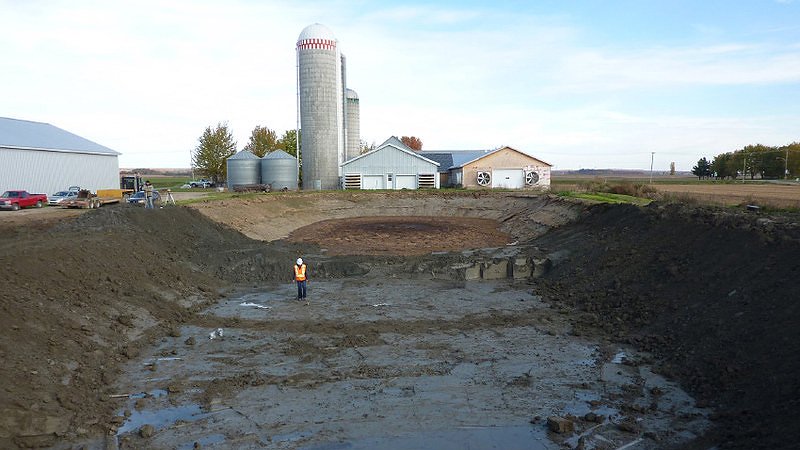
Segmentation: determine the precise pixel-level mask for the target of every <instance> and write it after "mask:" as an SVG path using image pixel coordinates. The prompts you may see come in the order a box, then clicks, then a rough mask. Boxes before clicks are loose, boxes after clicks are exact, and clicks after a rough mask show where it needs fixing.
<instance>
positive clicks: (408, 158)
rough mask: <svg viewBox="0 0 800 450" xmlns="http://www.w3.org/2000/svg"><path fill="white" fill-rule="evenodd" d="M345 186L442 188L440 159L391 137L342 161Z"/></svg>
mask: <svg viewBox="0 0 800 450" xmlns="http://www.w3.org/2000/svg"><path fill="white" fill-rule="evenodd" d="M342 173H343V174H344V188H345V189H421V188H422V189H424V188H428V189H438V188H439V163H437V162H436V161H432V160H430V159H428V158H425V157H423V156H421V155H420V154H419V153H417V152H415V151H413V150H411V149H410V148H408V147H406V146H405V144H403V143H402V142H401V141H400V139H397V138H396V137H395V136H392V137H390V138H389V139H387V140H386V142H384V143H383V144H381V145H380V146H379V147H378V148H376V149H375V150H372V151H370V152H367V153H364V154H363V155H359V156H356V157H355V158H353V159H350V160H349V161H347V162H345V163H344V164H342Z"/></svg>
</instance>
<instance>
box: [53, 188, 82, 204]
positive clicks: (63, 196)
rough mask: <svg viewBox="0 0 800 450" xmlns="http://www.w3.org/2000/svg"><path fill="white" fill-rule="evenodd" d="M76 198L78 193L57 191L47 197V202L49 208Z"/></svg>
mask: <svg viewBox="0 0 800 450" xmlns="http://www.w3.org/2000/svg"><path fill="white" fill-rule="evenodd" d="M77 196H78V191H72V190H69V191H58V192H56V193H55V194H53V195H51V196H50V197H49V201H48V202H47V203H48V204H49V205H50V206H59V204H60V203H61V201H62V200H67V199H72V198H75V197H77Z"/></svg>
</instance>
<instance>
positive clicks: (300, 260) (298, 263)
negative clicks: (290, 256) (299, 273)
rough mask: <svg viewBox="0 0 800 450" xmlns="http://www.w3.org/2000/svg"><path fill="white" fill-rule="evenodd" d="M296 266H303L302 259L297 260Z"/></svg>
mask: <svg viewBox="0 0 800 450" xmlns="http://www.w3.org/2000/svg"><path fill="white" fill-rule="evenodd" d="M297 265H298V266H301V265H303V258H297Z"/></svg>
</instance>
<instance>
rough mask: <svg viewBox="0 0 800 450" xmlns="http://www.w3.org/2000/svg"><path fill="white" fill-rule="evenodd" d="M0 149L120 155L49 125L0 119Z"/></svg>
mask: <svg viewBox="0 0 800 450" xmlns="http://www.w3.org/2000/svg"><path fill="white" fill-rule="evenodd" d="M0 147H6V148H15V149H21V150H47V151H63V152H72V153H92V154H101V155H113V156H118V155H119V154H120V153H119V152H116V151H114V150H111V149H110V148H108V147H105V146H102V145H100V144H98V143H96V142H92V141H90V140H88V139H84V138H82V137H80V136H78V135H77V134H72V133H70V132H69V131H66V130H62V129H61V128H58V127H55V126H53V125H50V124H49V123H42V122H32V121H30V120H20V119H10V118H8V117H0Z"/></svg>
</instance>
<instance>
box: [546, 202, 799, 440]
mask: <svg viewBox="0 0 800 450" xmlns="http://www.w3.org/2000/svg"><path fill="white" fill-rule="evenodd" d="M798 219H799V218H798V217H797V216H796V215H786V216H771V217H764V216H761V215H755V214H747V213H742V212H731V211H730V210H722V209H702V208H686V207H680V206H675V205H671V206H664V205H657V204H654V205H652V206H650V207H648V208H637V207H630V206H615V207H611V206H598V207H595V208H593V209H592V210H591V213H590V214H589V215H587V216H586V217H584V218H583V220H581V221H580V222H579V223H576V224H574V225H571V226H568V227H564V228H562V229H559V230H557V231H554V232H553V233H551V234H549V235H548V236H546V237H544V238H543V239H541V240H539V241H538V242H539V243H540V244H541V245H542V246H546V247H548V248H550V249H553V250H556V249H558V250H562V251H563V250H567V251H568V252H569V256H568V259H567V261H565V262H563V263H562V264H560V265H559V266H558V267H556V269H555V270H554V271H553V272H552V273H551V274H550V276H549V279H548V282H547V283H546V286H547V288H548V292H547V293H546V294H545V295H546V296H547V297H549V298H550V299H553V300H555V301H557V302H560V303H564V304H568V305H571V306H574V307H576V308H577V309H578V310H580V311H584V312H586V313H587V314H583V315H582V316H581V318H580V319H579V320H578V321H577V327H578V330H583V332H589V331H590V330H598V329H599V330H601V331H602V332H603V333H607V334H610V335H612V336H615V337H617V338H620V339H625V340H627V341H628V342H630V343H632V344H635V345H637V346H638V347H639V348H640V349H643V350H646V351H649V352H652V353H653V354H654V357H655V358H656V359H657V360H661V361H662V364H661V371H662V372H663V373H664V374H666V375H667V376H672V377H675V378H677V379H679V380H681V381H682V383H683V385H684V386H685V387H687V388H688V389H689V390H690V391H691V392H692V393H693V394H694V395H695V396H696V397H697V398H699V399H700V400H701V402H703V403H704V404H707V405H710V406H712V407H713V408H715V409H717V411H718V414H717V415H716V417H715V419H716V421H717V425H718V426H717V428H716V430H715V431H714V432H713V433H711V434H710V435H709V436H708V439H707V440H706V442H707V443H720V442H721V443H723V444H724V445H723V448H742V449H744V448H748V449H749V448H790V447H793V446H794V443H796V442H797V441H798V440H800V422H798V418H797V415H796V411H797V409H798V407H800V400H799V399H800V381H798V380H800V378H798V373H800V359H798V358H797V354H798V352H799V351H800V326H798V323H800V309H798V301H797V289H796V286H795V285H794V283H793V280H796V279H797V278H798V276H800V264H798V255H800V224H799V222H800V220H798ZM787 443H788V444H787ZM698 448H706V447H704V446H703V443H699V444H698Z"/></svg>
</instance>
